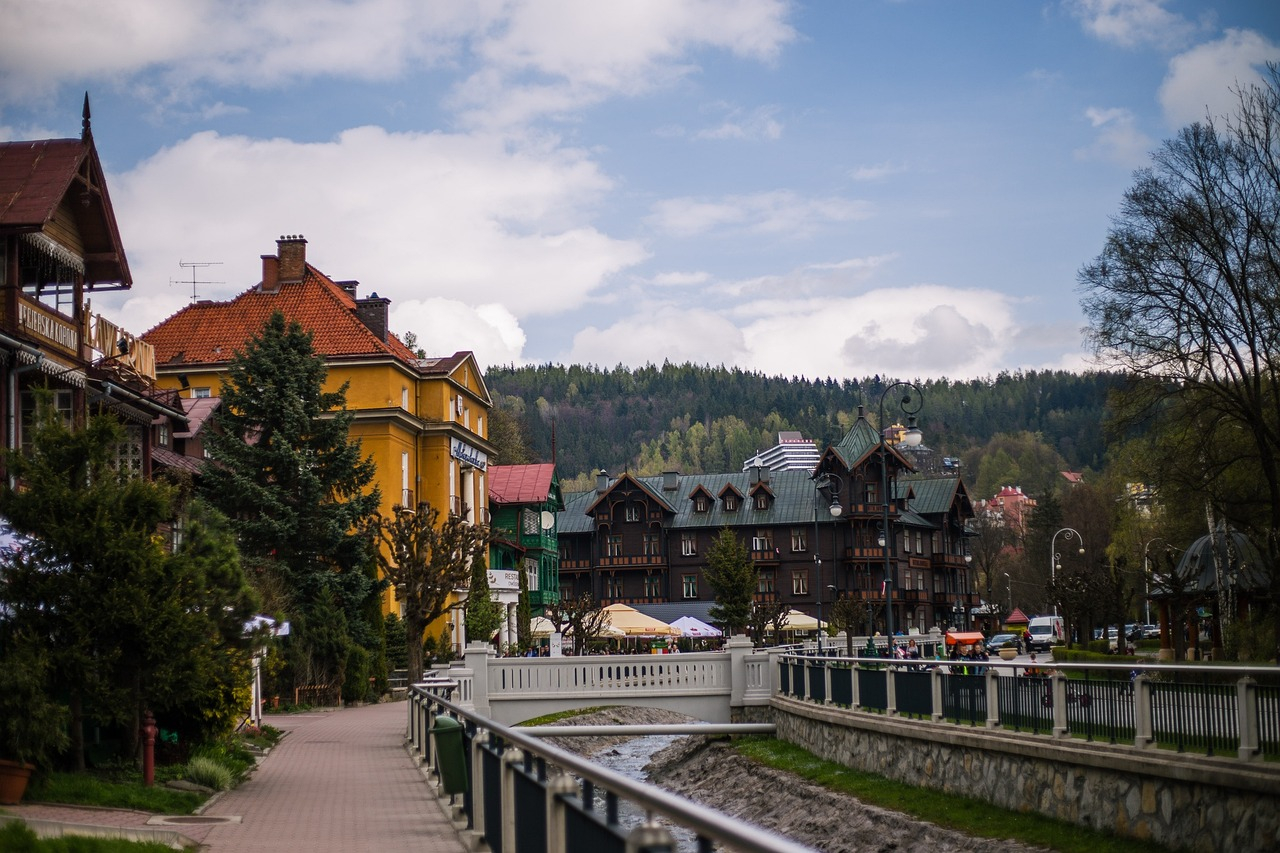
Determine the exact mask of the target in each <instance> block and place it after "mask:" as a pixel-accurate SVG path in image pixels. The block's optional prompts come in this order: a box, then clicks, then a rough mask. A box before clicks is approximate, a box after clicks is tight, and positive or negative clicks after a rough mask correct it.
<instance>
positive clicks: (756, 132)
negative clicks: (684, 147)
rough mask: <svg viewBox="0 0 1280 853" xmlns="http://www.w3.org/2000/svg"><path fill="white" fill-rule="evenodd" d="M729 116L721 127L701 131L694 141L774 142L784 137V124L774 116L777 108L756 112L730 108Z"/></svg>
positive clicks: (757, 109) (767, 108)
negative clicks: (736, 140) (766, 140)
mask: <svg viewBox="0 0 1280 853" xmlns="http://www.w3.org/2000/svg"><path fill="white" fill-rule="evenodd" d="M727 112H728V116H727V117H726V119H725V120H724V121H723V122H721V123H720V124H719V125H717V126H715V127H712V128H707V129H705V130H700V131H698V132H697V133H696V134H694V137H693V138H694V139H711V140H716V139H768V140H774V139H778V138H780V137H781V136H782V123H781V122H779V121H778V120H777V119H775V118H774V116H775V115H776V114H777V112H778V108H777V107H773V106H769V107H757V108H756V109H754V110H749V111H748V110H743V109H741V108H737V107H730V108H728V110H727Z"/></svg>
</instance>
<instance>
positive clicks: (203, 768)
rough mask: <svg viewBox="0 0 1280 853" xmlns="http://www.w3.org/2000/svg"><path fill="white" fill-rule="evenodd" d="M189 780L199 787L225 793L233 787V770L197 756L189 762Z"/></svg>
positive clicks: (210, 759)
mask: <svg viewBox="0 0 1280 853" xmlns="http://www.w3.org/2000/svg"><path fill="white" fill-rule="evenodd" d="M187 778H188V779H189V780H191V781H192V782H195V783H196V784H197V785H204V786H205V787H206V788H212V789H213V790H215V791H225V790H227V789H228V788H230V787H231V781H232V778H233V776H232V773H231V768H229V767H227V766H226V765H225V764H220V763H218V762H217V761H215V760H214V759H212V758H208V757H206V756H196V757H195V758H193V759H191V760H190V761H188V762H187Z"/></svg>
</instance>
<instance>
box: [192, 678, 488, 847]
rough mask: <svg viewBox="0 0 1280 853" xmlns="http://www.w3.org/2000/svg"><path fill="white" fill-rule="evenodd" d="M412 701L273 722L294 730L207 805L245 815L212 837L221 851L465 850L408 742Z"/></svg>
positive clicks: (208, 842)
mask: <svg viewBox="0 0 1280 853" xmlns="http://www.w3.org/2000/svg"><path fill="white" fill-rule="evenodd" d="M407 713H408V712H407V711H406V706H405V703H404V702H388V703H384V704H380V705H367V706H364V707H360V708H346V709H342V710H336V711H319V712H315V713H309V714H297V715H290V716H287V717H284V716H282V717H271V718H269V719H268V722H269V723H270V724H271V725H274V726H277V727H278V728H281V729H285V730H287V731H288V732H289V734H288V736H287V737H285V738H284V739H283V740H282V741H281V742H280V743H279V744H278V745H277V746H276V748H275V749H273V750H272V751H271V754H270V755H268V756H267V758H266V759H265V760H264V761H263V762H262V764H261V765H260V766H259V767H258V770H257V771H256V772H255V773H254V774H253V776H252V777H250V779H249V781H248V782H245V783H244V784H242V785H240V786H239V787H237V788H236V789H235V790H233V791H230V792H228V793H227V794H225V795H223V796H222V797H221V798H220V799H218V800H217V802H215V803H214V804H213V805H212V806H210V807H209V808H208V809H206V810H205V812H204V814H205V815H206V816H235V817H239V818H240V822H239V823H238V824H235V823H228V824H219V825H215V826H214V827H213V828H212V829H211V830H209V832H208V834H207V835H206V836H205V838H204V844H205V849H207V850H209V851H211V853H257V851H272V853H274V851H279V850H306V851H309V853H350V851H354V850H378V851H399V850H413V851H419V853H464V851H465V848H464V847H463V844H462V842H461V841H460V840H459V838H458V834H457V832H456V831H455V830H454V828H453V825H452V823H450V821H449V819H448V818H447V817H446V815H445V813H444V811H443V810H442V809H441V807H440V805H439V803H438V802H437V801H436V799H435V797H434V795H433V794H432V792H431V789H430V788H429V787H428V785H427V783H426V781H425V780H424V778H423V776H422V773H421V772H420V771H419V770H418V768H417V767H416V766H415V765H414V762H413V759H412V758H411V757H410V756H409V754H408V752H406V751H405V748H404V731H405V724H406V719H407Z"/></svg>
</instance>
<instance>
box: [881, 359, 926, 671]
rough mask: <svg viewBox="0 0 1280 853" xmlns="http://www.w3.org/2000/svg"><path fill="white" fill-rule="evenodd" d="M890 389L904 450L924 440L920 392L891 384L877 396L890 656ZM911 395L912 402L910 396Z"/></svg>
mask: <svg viewBox="0 0 1280 853" xmlns="http://www.w3.org/2000/svg"><path fill="white" fill-rule="evenodd" d="M894 388H902V389H904V390H903V394H902V401H901V402H900V403H899V404H898V408H899V409H901V411H902V413H903V414H904V415H906V416H907V429H906V432H904V433H903V434H902V439H901V442H902V443H903V444H905V445H907V446H908V447H918V446H919V444H920V440H921V439H922V438H923V437H924V436H923V434H922V433H921V432H920V428H919V427H918V426H916V414H917V413H918V412H919V411H920V409H921V407H923V406H924V392H923V391H921V390H920V389H919V388H918V387H916V385H915V384H914V383H911V382H895V383H893V384H892V385H890V386H889V387H888V388H886V389H884V393H882V394H881V395H880V477H881V486H882V487H883V489H884V494H882V495H881V496H880V501H881V505H882V506H883V509H884V512H883V518H882V524H883V527H882V530H881V533H882V535H883V536H884V541H883V542H882V543H881V544H882V545H883V546H884V627H885V633H886V634H888V635H889V652H890V654H892V653H893V566H892V564H891V563H890V561H889V552H890V551H891V550H892V549H893V534H892V532H891V531H890V530H889V500H890V495H889V445H888V443H887V442H886V441H885V432H886V428H885V420H884V401H885V398H886V397H888V396H889V392H890V391H892V390H893V389H894ZM913 393H914V394H915V398H914V399H913V398H912V396H911V395H912V394H913Z"/></svg>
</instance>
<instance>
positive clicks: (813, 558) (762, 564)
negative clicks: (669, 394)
mask: <svg viewBox="0 0 1280 853" xmlns="http://www.w3.org/2000/svg"><path fill="white" fill-rule="evenodd" d="M882 447H883V450H882ZM910 459H911V458H910V456H909V455H907V454H904V453H902V452H900V451H899V450H898V449H897V448H896V447H894V446H893V445H892V444H888V443H886V444H885V445H883V446H882V444H881V441H880V435H879V433H878V432H877V431H876V429H875V428H874V427H873V426H871V424H870V423H869V422H868V421H867V419H866V417H865V414H864V413H861V412H860V413H859V417H858V419H857V420H856V421H855V422H854V424H853V426H852V427H851V428H850V429H849V431H848V433H846V434H845V436H844V437H843V438H842V439H841V440H840V442H839V443H837V444H834V445H831V446H829V447H827V448H826V450H825V451H824V452H823V453H822V454H821V456H820V458H819V461H818V464H817V466H816V467H815V469H814V470H812V471H771V470H770V469H769V468H767V467H763V466H752V467H750V468H748V470H746V471H742V472H737V473H732V474H697V475H682V474H679V473H675V472H669V473H666V474H662V475H660V476H653V477H638V476H635V475H632V474H629V473H623V474H622V475H620V476H616V477H611V476H609V475H608V474H606V473H605V472H600V474H599V475H598V476H597V478H596V487H595V488H594V489H592V490H591V491H587V492H576V493H566V494H565V496H564V510H563V511H562V512H560V513H559V516H558V519H557V523H556V528H557V531H558V534H559V544H560V588H561V591H562V594H566V595H577V594H580V593H582V592H590V593H591V594H592V595H593V596H595V597H596V599H597V600H599V601H601V602H602V603H603V604H605V605H608V604H613V603H616V602H623V603H626V604H630V605H632V606H644V605H651V604H664V605H667V604H671V605H674V604H679V603H684V604H685V605H686V606H687V608H688V611H689V612H688V613H687V614H683V613H682V614H680V615H694V616H699V617H701V616H703V615H705V613H706V607H707V603H708V601H709V600H710V599H711V598H712V597H713V594H712V592H711V589H710V587H709V585H708V584H707V582H706V579H705V578H704V576H703V569H704V567H705V565H706V557H705V555H706V553H707V550H708V549H709V548H710V546H711V543H712V540H713V539H714V538H715V536H716V535H717V534H718V533H719V531H720V530H721V528H724V527H729V528H731V529H733V530H734V531H735V532H736V533H737V534H738V536H739V537H740V538H741V540H742V541H743V543H744V544H745V545H747V547H748V548H749V550H750V553H751V558H752V560H753V561H754V562H755V565H756V569H757V572H758V575H759V581H758V593H757V594H758V596H759V597H761V598H765V599H770V600H776V601H781V602H783V603H785V604H786V605H787V606H788V607H789V608H793V609H796V610H800V611H802V612H804V613H807V614H809V615H812V616H818V615H819V611H820V609H821V607H822V606H826V607H828V608H829V607H830V605H831V604H832V603H834V601H835V599H836V598H839V597H845V596H849V597H853V598H856V599H858V600H861V601H864V602H866V603H867V604H868V605H869V606H868V608H867V613H868V622H867V624H866V625H865V629H866V630H867V631H875V630H880V631H883V630H884V626H885V590H886V588H891V589H892V592H893V595H892V597H891V598H892V607H893V625H894V628H895V630H897V631H902V632H909V631H910V630H912V629H918V630H921V631H927V630H929V629H931V628H935V627H939V626H952V625H955V626H960V627H963V626H964V622H965V620H966V618H967V613H968V612H969V609H970V608H971V607H973V606H976V605H977V604H978V601H977V596H976V593H975V584H974V581H973V579H972V578H971V577H970V573H969V565H968V561H967V559H966V546H965V540H964V527H965V521H966V520H967V519H969V518H971V517H972V516H973V506H972V502H971V501H970V499H969V494H968V491H967V489H966V488H965V486H964V483H963V482H962V481H961V479H960V477H958V476H951V477H946V478H942V479H908V478H909V477H910V475H911V474H912V463H911V461H910ZM882 460H883V463H882ZM883 466H887V469H888V480H889V484H890V489H889V493H890V494H891V495H892V496H893V497H892V500H891V501H890V503H889V506H888V518H889V530H890V531H891V535H890V536H889V537H888V541H887V542H884V537H882V535H881V531H882V529H883V521H884V517H885V514H886V512H885V511H886V507H885V506H884V502H883V499H882V495H883V494H884V493H885V491H884V479H885V477H884V473H885V469H884V467H883ZM882 543H883V544H882ZM886 552H887V560H886ZM886 563H887V564H888V570H887V575H888V578H889V580H890V581H891V584H886V583H885V581H886ZM827 613H828V614H829V613H830V610H829V609H828V611H827Z"/></svg>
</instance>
